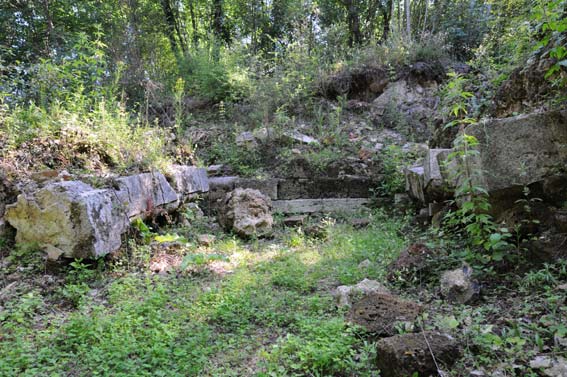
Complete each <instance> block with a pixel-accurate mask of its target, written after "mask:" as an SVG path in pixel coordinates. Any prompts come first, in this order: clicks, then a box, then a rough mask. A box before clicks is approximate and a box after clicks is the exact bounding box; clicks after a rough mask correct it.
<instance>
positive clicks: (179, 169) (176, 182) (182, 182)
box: [165, 165, 209, 200]
mask: <svg viewBox="0 0 567 377" xmlns="http://www.w3.org/2000/svg"><path fill="white" fill-rule="evenodd" d="M165 175H166V178H167V180H168V182H169V183H170V184H171V187H172V188H173V189H174V190H175V191H176V192H177V194H178V198H179V199H180V200H182V199H183V197H184V196H187V195H191V194H197V193H205V192H208V191H209V178H208V177H207V171H206V169H203V168H198V167H196V166H185V165H173V166H170V167H169V169H168V171H167V172H166V174H165Z"/></svg>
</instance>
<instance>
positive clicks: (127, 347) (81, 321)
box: [0, 216, 403, 376]
mask: <svg viewBox="0 0 567 377" xmlns="http://www.w3.org/2000/svg"><path fill="white" fill-rule="evenodd" d="M379 218H382V217H381V216H379V217H378V218H376V221H375V222H374V223H373V225H372V227H370V228H368V229H366V230H362V231H355V230H353V229H352V228H351V227H350V226H347V225H334V226H335V229H334V231H333V232H332V235H331V237H330V238H329V239H328V240H326V241H318V240H311V239H308V238H306V237H305V236H303V235H302V234H301V232H297V231H287V230H286V231H284V234H283V235H282V236H281V237H279V238H276V239H275V240H273V241H272V242H266V241H261V240H257V241H251V242H250V243H242V242H241V241H238V240H235V239H232V238H228V237H227V236H225V237H224V238H223V237H222V236H221V237H219V240H218V241H217V242H216V244H214V245H213V246H211V247H210V249H211V250H209V251H211V252H212V251H213V250H214V252H215V253H219V254H223V255H225V256H226V257H227V258H228V259H229V262H222V263H225V264H226V265H230V268H231V270H232V273H227V274H225V275H216V274H213V273H210V272H207V270H206V269H201V270H199V271H197V272H193V273H182V272H179V273H176V274H171V275H167V276H161V275H155V274H154V275H152V274H149V273H148V272H144V271H133V270H131V271H118V270H114V271H106V272H98V273H96V274H95V273H93V270H92V269H87V268H85V267H84V266H85V264H84V263H81V262H80V261H79V262H78V263H77V262H75V265H74V266H70V267H69V271H68V273H67V281H66V284H65V285H62V287H60V288H59V290H63V291H65V290H69V289H71V290H72V289H74V288H73V287H77V286H79V287H81V286H82V287H84V285H86V286H87V287H88V289H86V290H82V291H81V290H80V289H79V291H78V293H77V292H75V291H73V292H74V293H75V294H79V296H80V297H79V299H78V300H69V299H68V298H67V296H65V295H61V294H57V293H56V292H49V291H45V290H42V289H41V288H34V289H32V290H31V291H28V292H26V293H23V294H21V295H20V294H17V295H14V296H13V297H11V298H10V299H9V300H8V301H7V302H6V303H5V306H4V309H5V310H4V311H3V314H2V315H1V317H0V326H1V327H0V329H1V337H2V342H1V343H0V375H6V376H11V375H23V376H32V375H33V376H38V375H85V374H89V375H108V374H112V375H116V376H126V375H137V376H144V375H148V376H150V375H151V376H159V375H167V376H175V375H180V376H186V375H203V376H243V375H258V376H276V375H277V376H280V375H318V376H322V375H329V374H353V373H354V374H355V375H377V371H376V370H375V369H374V367H373V365H372V363H371V360H372V350H371V349H370V348H369V347H368V346H367V345H366V344H365V341H364V340H363V339H362V338H361V337H360V336H359V335H357V332H356V331H355V329H354V328H353V327H352V326H350V325H349V324H347V323H346V322H345V320H344V319H343V313H342V312H341V311H339V310H337V309H336V308H335V305H334V303H333V298H332V296H331V290H332V289H333V288H334V287H335V286H336V285H339V284H350V283H355V282H357V281H359V280H360V279H362V278H364V277H369V278H380V277H382V276H383V275H384V269H383V267H384V266H385V265H386V263H387V262H388V261H390V260H391V259H392V258H393V257H395V255H396V254H397V252H398V251H399V250H400V249H401V248H402V247H403V240H402V239H401V238H400V237H399V236H398V235H397V232H396V231H397V229H398V228H399V227H400V225H401V223H400V222H397V221H380V220H379ZM298 238H300V240H298ZM188 252H196V250H192V251H188ZM364 259H370V260H372V261H375V262H376V268H371V269H369V270H367V271H361V270H359V269H358V268H357V265H358V264H359V263H360V262H361V261H362V260H364ZM15 263H16V262H15ZM107 267H108V266H107ZM11 268H12V270H11V271H13V270H14V268H15V266H14V265H12V266H11ZM99 268H100V267H99ZM69 273H70V274H69ZM95 275H97V276H98V277H96V276H95ZM112 275H116V277H114V278H112V277H111V276H112ZM81 284H84V285H81ZM70 287H71V288H70Z"/></svg>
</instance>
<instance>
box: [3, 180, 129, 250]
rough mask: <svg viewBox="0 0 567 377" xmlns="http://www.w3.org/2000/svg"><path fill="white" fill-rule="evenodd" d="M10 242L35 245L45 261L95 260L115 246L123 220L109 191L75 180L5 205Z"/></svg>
mask: <svg viewBox="0 0 567 377" xmlns="http://www.w3.org/2000/svg"><path fill="white" fill-rule="evenodd" d="M5 217H6V220H7V221H8V222H9V223H10V224H11V225H12V226H13V227H14V228H16V230H17V234H16V242H18V243H37V244H39V246H41V248H42V249H44V250H45V251H46V252H47V254H48V257H49V258H50V259H57V258H58V257H59V256H65V257H69V258H96V257H100V256H103V255H106V254H108V253H111V252H113V251H115V250H117V249H118V248H120V244H121V236H122V234H123V233H124V232H125V231H126V229H127V227H128V218H127V217H126V216H125V212H124V210H123V208H122V207H121V205H120V203H118V201H117V200H116V196H115V195H114V193H113V192H112V190H97V189H93V188H92V187H91V186H89V185H87V184H85V183H82V182H77V181H69V182H60V183H53V184H49V185H47V186H46V187H44V188H43V189H41V190H39V191H37V192H36V193H35V194H34V195H32V196H29V197H27V196H25V195H23V194H21V195H19V196H18V201H17V202H16V203H15V204H12V205H8V206H7V208H6V216H5Z"/></svg>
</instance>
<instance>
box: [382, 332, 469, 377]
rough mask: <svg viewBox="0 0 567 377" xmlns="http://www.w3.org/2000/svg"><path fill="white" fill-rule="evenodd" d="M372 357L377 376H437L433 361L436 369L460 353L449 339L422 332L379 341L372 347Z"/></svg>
mask: <svg viewBox="0 0 567 377" xmlns="http://www.w3.org/2000/svg"><path fill="white" fill-rule="evenodd" d="M426 339H427V340H426ZM376 354H377V361H378V362H377V364H378V368H380V375H381V376H384V377H407V376H413V375H415V374H416V373H417V375H419V376H431V375H435V376H437V375H438V374H439V372H440V371H438V370H437V365H436V362H437V364H438V365H439V367H440V368H442V367H449V366H451V365H453V364H454V363H455V361H457V360H458V359H459V358H460V357H461V354H462V351H461V349H460V347H459V345H458V343H457V341H456V340H455V339H454V338H453V337H451V336H449V335H446V334H441V333H437V332H430V331H426V332H423V333H415V334H412V333H409V334H402V335H396V336H392V337H390V338H386V339H381V340H379V341H378V343H377V344H376ZM432 354H433V355H434V356H435V360H434V359H433V356H432Z"/></svg>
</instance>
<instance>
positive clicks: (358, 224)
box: [350, 219, 370, 229]
mask: <svg viewBox="0 0 567 377" xmlns="http://www.w3.org/2000/svg"><path fill="white" fill-rule="evenodd" d="M350 225H352V227H353V228H355V229H362V228H366V227H367V226H368V225H370V219H352V220H350Z"/></svg>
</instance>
